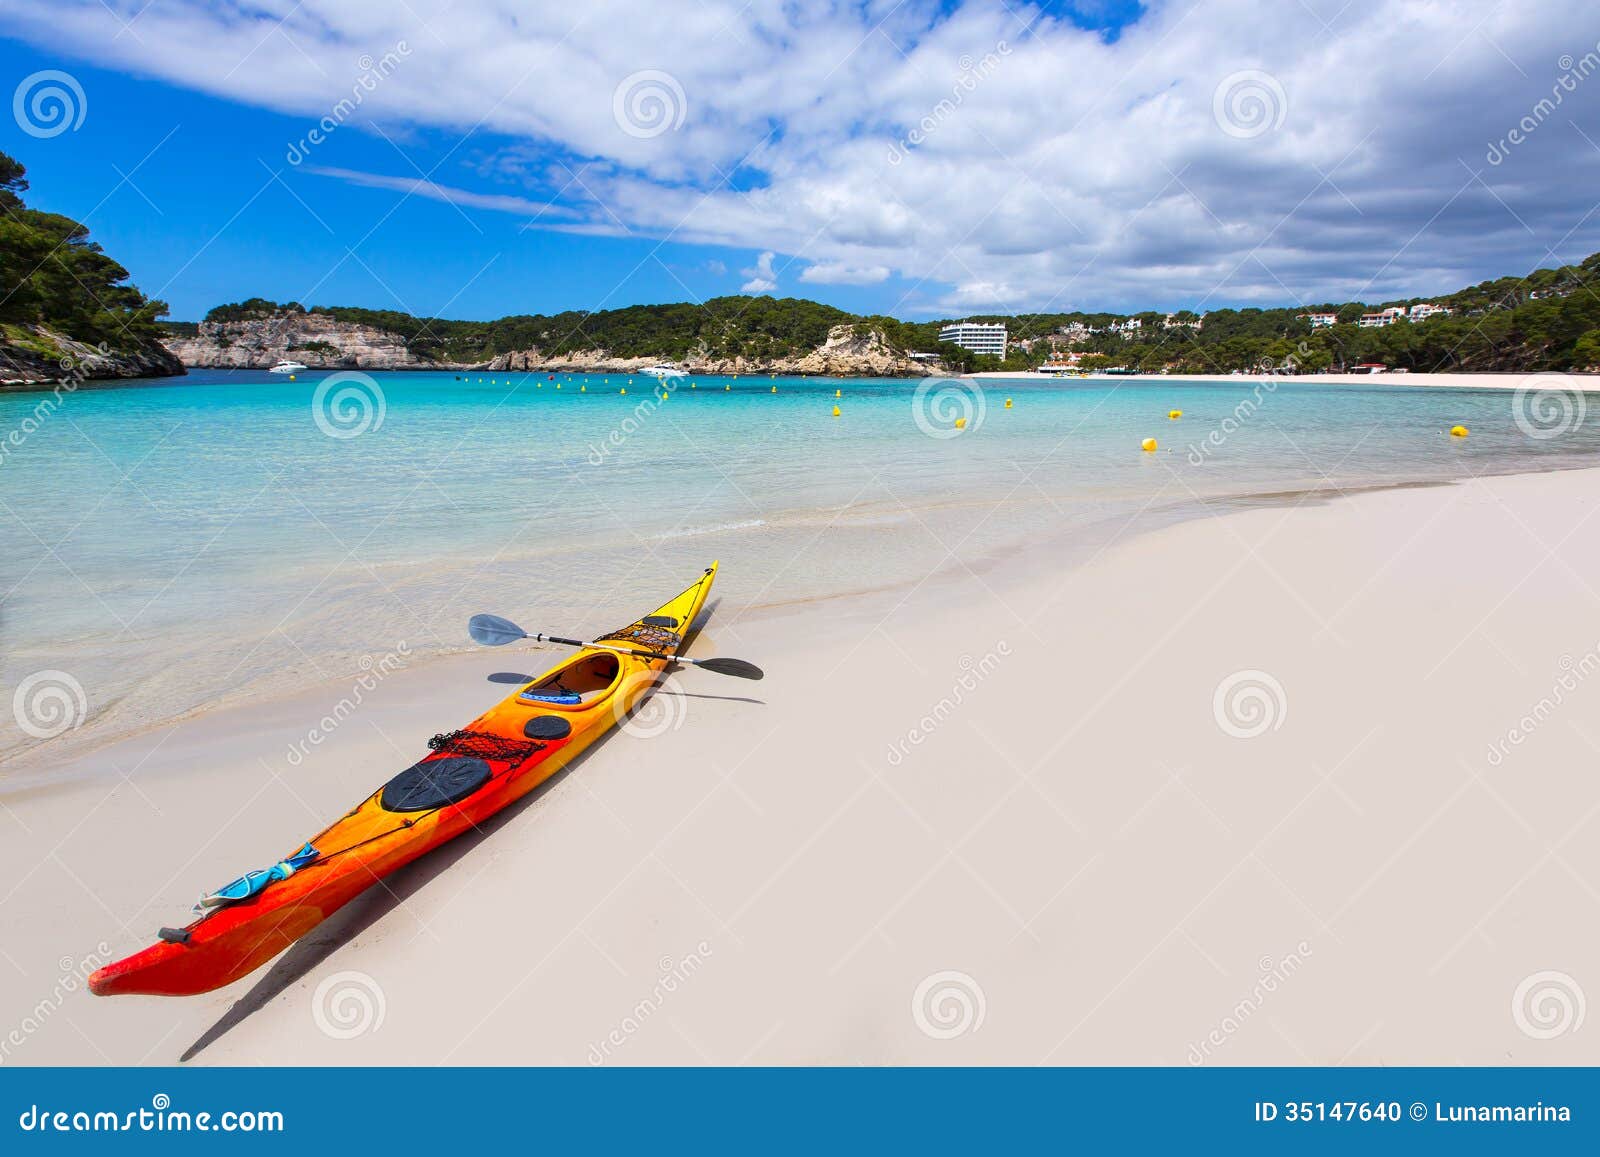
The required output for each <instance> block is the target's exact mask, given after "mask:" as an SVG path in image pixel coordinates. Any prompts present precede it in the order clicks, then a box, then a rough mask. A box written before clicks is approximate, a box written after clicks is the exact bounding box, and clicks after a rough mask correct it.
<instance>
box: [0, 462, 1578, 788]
mask: <svg viewBox="0 0 1600 1157" xmlns="http://www.w3.org/2000/svg"><path fill="white" fill-rule="evenodd" d="M1585 469H1587V468H1585V467H1551V468H1549V469H1546V470H1538V471H1516V472H1513V473H1509V474H1488V475H1484V477H1501V478H1510V477H1520V476H1524V475H1528V476H1538V475H1545V474H1561V473H1572V472H1575V471H1576V472H1582V471H1583V470H1585ZM1461 484H1462V482H1461V481H1460V480H1438V479H1398V480H1394V481H1379V482H1372V483H1370V484H1364V485H1346V486H1335V485H1328V486H1310V487H1304V488H1298V489H1293V490H1264V491H1240V492H1237V493H1228V494H1194V493H1191V494H1189V495H1188V496H1185V497H1180V498H1174V499H1171V500H1168V501H1164V502H1161V503H1159V504H1155V505H1145V506H1142V507H1140V508H1139V509H1138V510H1136V511H1123V512H1117V513H1114V514H1107V515H1104V516H1103V517H1102V518H1100V519H1099V520H1097V521H1095V522H1091V523H1087V524H1084V525H1080V526H1074V527H1071V528H1068V529H1066V530H1062V531H1059V532H1057V533H1055V534H1052V535H1050V536H1048V537H1047V538H1045V539H1043V540H1025V541H1017V542H1012V543H1010V544H1007V545H1003V546H1000V547H997V548H995V549H993V550H991V551H987V552H985V553H983V554H980V555H977V556H974V557H971V558H966V559H956V560H953V561H952V560H946V561H945V562H944V563H943V564H942V565H940V566H939V567H938V568H937V569H936V570H934V571H933V572H932V573H931V574H928V575H926V576H924V577H923V578H921V579H915V580H913V579H903V580H890V581H887V582H884V583H880V584H878V585H873V586H861V587H852V588H851V589H848V590H839V591H832V592H828V593H825V594H820V595H812V596H801V597H795V598H783V599H776V600H771V601H762V602H756V603H753V604H751V605H748V606H745V607H742V608H740V609H739V611H738V612H737V613H738V615H739V617H740V618H741V620H743V619H754V620H762V619H765V618H771V617H777V616H783V615H786V614H792V613H801V614H804V613H806V612H808V611H816V612H823V611H826V610H829V609H833V608H843V609H844V610H845V611H846V613H848V611H849V609H850V608H851V607H852V606H853V605H856V604H859V603H860V602H861V601H863V600H869V599H874V598H890V597H894V596H906V595H908V594H909V593H913V592H916V591H918V590H920V589H922V588H924V587H927V586H932V587H933V588H934V589H935V590H938V589H940V588H941V587H942V586H944V585H947V584H949V583H951V582H952V581H953V580H956V579H959V577H960V576H961V575H962V574H963V573H965V574H968V575H975V576H982V575H989V574H997V573H1001V572H1003V570H1004V568H1005V567H1006V566H1008V565H1015V564H1019V563H1020V564H1021V565H1022V566H1023V568H1024V569H1026V568H1027V567H1028V566H1030V565H1040V566H1042V565H1043V564H1042V563H1041V562H1040V560H1041V559H1043V558H1044V557H1046V556H1048V557H1049V558H1050V560H1051V563H1050V565H1051V566H1052V567H1059V566H1062V565H1065V566H1067V567H1069V568H1070V567H1072V566H1076V565H1081V564H1082V562H1083V561H1084V560H1085V559H1087V558H1090V557H1092V556H1094V555H1096V554H1098V553H1099V552H1100V551H1102V550H1104V549H1106V548H1107V547H1108V546H1111V545H1114V544H1116V543H1118V542H1121V541H1124V540H1131V539H1135V538H1138V537H1142V536H1148V535H1151V534H1157V533H1160V532H1161V531H1163V530H1165V529H1167V528H1169V527H1172V526H1178V525H1182V524H1184V523H1187V522H1192V521H1195V520H1198V519H1203V518H1206V517H1209V516H1214V515H1216V514H1217V513H1218V512H1219V511H1220V512H1222V513H1228V512H1231V511H1245V510H1252V509H1261V508H1272V507H1278V506H1284V505H1291V504H1296V505H1298V504H1321V503H1326V502H1332V501H1335V500H1337V499H1341V498H1349V497H1353V496H1359V495H1362V494H1371V493H1381V492H1384V491H1390V490H1404V489H1416V488H1432V487H1449V486H1455V485H1461ZM539 653H540V654H549V655H550V656H551V661H552V662H554V659H555V657H556V656H558V655H559V653H560V651H559V649H552V650H549V651H540V652H539ZM481 654H482V648H480V647H477V646H475V645H472V644H468V643H463V644H462V645H461V646H460V647H458V648H454V649H446V650H432V651H425V652H421V653H419V654H416V655H414V656H413V655H410V654H408V655H407V657H406V658H407V662H406V663H405V669H406V671H407V672H408V673H411V674H414V675H420V674H422V673H423V672H425V671H428V670H431V669H433V668H434V667H437V666H442V665H445V664H450V663H452V662H459V661H461V660H464V659H470V658H472V657H474V656H479V655H481ZM352 664H353V665H352V666H351V668H350V669H349V670H348V671H347V672H346V673H345V674H344V675H342V676H329V677H324V678H320V679H318V680H316V681H315V682H312V683H310V684H305V683H301V684H299V685H297V686H294V687H292V688H291V687H281V686H277V685H273V684H271V683H270V682H269V683H268V684H267V685H264V686H257V685H253V684H252V685H246V686H242V687H237V688H234V689H232V690H230V691H228V692H225V693H223V694H221V695H220V696H219V697H217V698H215V699H212V700H209V701H206V702H202V703H198V704H195V705H194V706H192V707H190V708H188V709H186V710H183V711H181V712H178V713H177V714H174V715H168V716H164V717H162V718H159V719H154V720H146V721H139V722H134V723H131V724H125V725H123V726H122V727H120V728H119V729H117V730H112V731H109V732H108V733H106V734H103V735H98V734H97V735H95V736H93V738H90V739H88V740H87V741H86V742H84V743H82V745H81V746H76V745H75V746H72V747H70V748H69V749H68V750H67V752H66V753H65V756H66V759H67V762H68V764H69V765H73V764H81V763H84V762H86V761H93V760H94V759H95V758H96V757H97V756H99V755H100V754H101V753H103V752H105V751H106V750H107V749H109V748H113V747H116V746H118V745H121V744H125V743H133V742H137V741H140V740H143V739H146V738H147V737H150V736H153V735H154V734H156V733H158V732H163V731H166V732H171V731H174V730H176V729H178V728H181V727H183V726H185V725H188V724H192V723H200V722H204V721H205V720H207V719H209V718H210V717H211V716H214V715H219V714H221V715H226V714H227V713H229V712H233V711H237V710H239V709H241V708H244V707H249V706H252V705H254V706H261V707H265V708H267V709H269V710H271V709H276V708H285V709H287V708H292V707H294V706H295V705H297V704H303V703H304V702H306V701H308V700H313V699H314V700H316V701H318V702H321V701H324V700H326V699H328V697H329V694H330V693H334V692H336V691H337V690H338V689H340V688H344V687H347V686H348V685H349V684H350V683H351V680H352V679H355V678H357V677H358V676H359V675H360V674H361V672H362V671H363V670H364V668H362V667H361V666H359V664H355V661H354V660H352ZM58 757H59V753H58V752H57V751H56V750H55V749H54V748H53V747H52V745H51V744H50V743H48V742H47V743H41V744H39V745H36V746H34V747H27V748H20V749H17V750H14V751H12V752H11V753H10V754H9V756H8V760H9V764H10V769H9V771H8V773H7V774H5V775H0V805H3V804H4V803H5V802H6V801H7V800H8V799H10V798H12V797H13V796H14V795H15V794H17V793H30V794H31V793H36V792H46V793H48V792H50V791H52V790H54V789H55V786H56V783H55V781H53V780H52V779H50V778H44V773H43V769H42V766H41V765H42V764H43V763H44V762H45V761H46V760H50V759H55V758H58Z"/></svg>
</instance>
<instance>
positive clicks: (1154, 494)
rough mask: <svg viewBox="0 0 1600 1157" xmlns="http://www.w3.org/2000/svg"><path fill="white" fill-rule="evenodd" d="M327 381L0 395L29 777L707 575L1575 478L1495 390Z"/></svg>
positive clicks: (767, 584) (231, 374) (619, 617)
mask: <svg viewBox="0 0 1600 1157" xmlns="http://www.w3.org/2000/svg"><path fill="white" fill-rule="evenodd" d="M326 377H327V375H325V374H322V373H320V372H308V373H306V374H302V375H300V380H298V381H295V382H290V381H287V380H285V379H283V378H281V377H277V376H274V375H268V374H265V373H255V372H246V371H202V372H196V373H193V374H190V375H189V376H188V377H186V378H183V379H178V380H176V381H171V382H164V383H141V384H132V385H95V384H90V385H85V386H83V387H81V388H79V389H78V390H76V391H74V392H71V393H69V394H66V395H64V396H63V397H62V398H61V399H60V402H59V407H58V408H56V409H54V411H53V412H44V413H41V411H40V409H39V408H40V406H41V402H42V401H43V400H44V399H48V398H50V395H49V394H44V393H38V392H29V393H14V394H4V395H0V437H4V436H5V433H6V432H9V433H10V438H9V440H8V441H7V442H6V443H5V445H4V449H3V453H0V500H3V506H0V525H3V527H4V535H5V545H6V549H5V552H4V556H3V560H0V590H4V591H6V592H8V593H6V594H5V596H4V600H3V602H0V616H3V617H0V631H3V638H4V653H3V656H0V679H3V684H4V687H5V689H6V693H7V695H8V696H9V695H10V694H11V693H12V689H13V688H15V687H16V686H17V685H18V684H19V683H20V682H22V681H23V680H24V679H26V678H27V677H28V676H29V675H30V674H32V673H34V672H37V671H40V670H43V669H50V670H59V671H64V672H67V673H70V675H71V676H72V677H73V678H74V679H75V680H76V681H77V682H78V683H79V684H80V685H81V686H82V687H83V689H84V697H85V700H86V701H87V704H88V715H87V719H86V721H85V723H84V725H83V726H82V727H81V728H79V729H77V730H74V731H72V732H69V733H67V734H66V735H63V736H61V737H59V738H58V739H55V740H52V741H51V742H52V743H55V744H56V745H57V746H56V747H54V748H52V752H53V753H58V752H60V751H63V750H65V749H66V748H67V747H68V746H69V745H72V744H75V743H81V742H86V741H89V740H93V739H96V738H105V737H107V736H109V735H110V734H112V733H115V732H118V731H125V730H128V729H131V728H135V727H141V726H145V725H148V724H150V723H153V722H157V721H160V720H163V719H168V718H172V717H175V716H178V715H181V714H182V713H184V712H187V711H190V710H193V709H195V708H198V707H203V706H206V705H210V704H214V703H218V702H222V701H225V700H229V699H233V698H236V697H238V696H240V695H244V694H261V693H267V692H271V691H273V690H276V689H280V688H284V687H288V686H290V685H293V684H295V683H300V682H304V681H306V680H317V679H323V678H335V677H342V676H344V675H347V674H350V673H352V672H355V671H357V670H359V668H358V666H357V664H358V662H359V661H360V659H361V657H362V656H372V657H376V656H381V655H383V654H385V653H388V652H391V651H393V650H395V648H396V647H398V646H399V645H400V644H402V643H404V645H405V648H406V649H407V650H408V651H409V652H410V653H411V655H413V656H423V655H426V654H430V653H437V652H442V651H447V650H457V649H466V647H467V646H468V644H467V641H466V638H465V631H464V623H465V621H466V618H467V617H468V615H470V614H471V613H473V612H474V611H478V610H493V611H497V612H499V613H502V614H507V615H510V616H512V617H514V618H518V619H520V620H521V621H523V623H524V625H525V626H527V627H529V628H530V629H542V630H547V631H550V630H553V631H557V632H564V633H574V634H575V633H582V632H586V631H593V632H598V631H600V630H603V629H605V628H608V627H612V626H616V625H619V624H620V623H621V622H623V621H626V620H627V619H630V618H632V617H634V616H635V615H636V614H638V613H640V612H643V611H645V610H648V609H649V606H648V605H646V604H653V601H654V600H655V599H656V597H657V596H662V597H664V596H666V595H668V594H671V593H673V592H674V591H676V590H677V589H678V588H679V587H681V586H682V585H684V584H685V583H686V582H687V581H688V580H689V579H690V578H691V577H692V576H693V575H694V574H695V573H696V572H697V570H698V569H699V568H700V567H701V566H703V565H704V564H705V563H706V562H708V561H710V560H711V559H712V558H721V559H722V560H723V563H724V571H723V577H722V579H721V581H720V583H719V594H720V596H721V597H722V599H723V600H724V601H725V603H726V604H727V605H728V606H729V607H730V608H743V607H747V606H753V605H760V604H767V603H774V602H782V601H788V600H796V599H807V598H815V597H821V596H827V595H833V594H838V593H843V592H849V591H855V590H862V589H869V588H876V587H882V586H885V585H890V584H899V583H910V582H916V581H918V580H921V579H923V578H925V577H927V576H928V575H930V574H931V573H934V572H936V571H937V570H939V569H941V568H945V567H951V566H957V565H963V564H966V565H982V564H990V565H992V564H993V563H994V561H995V560H997V559H1004V558H1006V557H1008V552H1010V551H1011V550H1013V549H1014V548H1016V547H1017V546H1019V545H1020V544H1023V543H1027V542H1029V541H1033V540H1037V539H1039V538H1060V537H1063V536H1071V535H1074V534H1081V535H1090V534H1093V533H1096V532H1097V528H1099V529H1102V530H1103V528H1105V527H1107V526H1120V525H1121V524H1122V523H1124V522H1125V521H1126V519H1127V518H1128V516H1129V515H1131V514H1134V513H1135V512H1140V511H1144V512H1159V516H1161V517H1172V516H1174V515H1175V514H1179V515H1181V513H1182V512H1183V511H1184V510H1185V509H1188V508H1192V507H1194V506H1195V505H1196V504H1197V503H1198V502H1199V501H1201V500H1208V499H1212V498H1217V497H1221V496H1230V495H1248V494H1260V493H1275V492H1282V491H1293V490H1298V489H1302V488H1309V487H1329V486H1352V485H1355V486H1360V485H1372V484H1382V483H1392V482H1399V481H1414V480H1429V479H1458V478H1461V477H1464V476H1468V475H1472V474H1485V473H1505V472H1512V471H1522V470H1537V469H1559V468H1566V467H1572V466H1580V465H1591V464H1594V463H1595V462H1596V461H1600V424H1597V420H1596V418H1594V417H1588V418H1585V419H1584V420H1583V421H1581V422H1577V423H1575V424H1574V423H1571V422H1568V423H1564V424H1561V425H1560V429H1559V433H1558V434H1557V436H1553V437H1531V436H1530V435H1529V433H1528V432H1526V430H1525V429H1524V425H1526V423H1524V425H1519V424H1518V423H1517V421H1516V420H1515V417H1516V415H1515V407H1516V405H1517V404H1518V402H1517V401H1516V400H1515V399H1514V397H1513V395H1512V394H1511V393H1509V392H1504V391H1488V390H1483V391H1474V390H1432V389H1417V388H1405V387H1396V386H1379V385H1374V386H1372V387H1360V388H1349V387H1331V386H1325V385H1308V384H1300V383H1295V382H1292V381H1284V382H1282V383H1275V385H1276V388H1264V387H1260V386H1255V385H1253V384H1251V383H1246V382H1243V381H1241V382H1239V383H1187V382H1181V381H1170V382H1160V383H1137V382H1117V381H1114V380H1090V381H1076V382H1061V383H1034V382H999V381H993V380H990V381H984V382H971V381H966V382H946V383H943V387H942V388H943V389H944V390H946V391H947V393H946V395H945V396H942V397H941V396H939V395H937V394H924V395H923V396H921V397H919V396H918V393H917V391H918V388H919V385H920V383H918V382H915V381H883V380H834V379H804V380H802V379H776V380H774V379H770V378H767V377H746V378H742V379H738V380H731V379H725V378H711V377H703V378H695V379H693V386H692V387H691V385H690V384H689V382H687V381H686V382H682V383H677V384H676V388H675V389H674V391H673V393H672V396H671V397H670V399H669V400H667V401H664V402H659V403H657V402H656V401H655V399H654V397H653V395H652V393H651V388H652V387H653V386H654V383H653V381H652V380H650V379H645V378H635V379H633V380H632V384H631V386H629V388H628V394H627V395H626V396H623V395H622V394H621V393H620V392H619V391H620V389H621V388H622V387H623V386H625V385H627V384H628V381H629V380H628V379H627V378H626V377H624V376H620V375H609V376H606V375H589V376H582V375H565V374H561V375H556V377H555V378H554V379H550V378H547V377H546V375H543V374H538V375H530V374H524V375H513V376H511V377H507V376H505V375H503V374H485V375H481V376H480V375H477V374H471V375H466V376H465V380H457V378H456V376H455V375H452V374H376V375H372V376H371V378H370V379H368V381H370V382H371V383H373V384H374V385H371V386H369V385H368V384H366V382H364V381H363V380H361V379H359V378H358V379H352V380H350V381H347V382H344V383H343V387H341V386H340V383H334V385H333V388H332V390H331V392H330V391H328V390H325V391H324V394H323V396H322V397H321V398H320V399H319V398H318V388H319V385H321V384H322V383H323V381H324V379H325V378H326ZM558 385H559V389H558V388H557V386H558ZM725 386H726V387H731V388H728V389H724V387H725ZM773 386H776V387H777V393H773V392H771V391H772V387H773ZM339 388H350V389H353V390H354V391H355V393H352V394H350V395H348V396H347V397H345V398H343V399H342V400H341V399H340V396H339V393H338V390H339ZM836 390H838V391H839V392H840V393H841V394H842V395H843V396H842V397H840V398H838V399H837V400H836V399H835V398H834V392H835V391H836ZM380 397H381V406H382V412H381V423H380V422H379V421H378V417H379V414H378V406H377V403H378V401H379V399H380ZM1008 397H1009V398H1011V399H1013V402H1014V405H1013V407H1012V408H1010V409H1007V408H1006V407H1005V405H1004V402H1005V399H1006V398H1008ZM1241 403H1243V405H1244V409H1243V410H1242V411H1241V410H1240V408H1239V407H1240V406H1241ZM834 405H838V406H839V407H840V408H841V411H842V413H841V416H840V417H838V418H834V417H833V416H832V414H831V411H832V408H833V406H834ZM1174 408H1177V409H1181V410H1182V411H1183V412H1184V416H1183V418H1182V419H1181V420H1179V421H1169V420H1168V418H1167V412H1168V411H1169V410H1170V409H1174ZM959 415H965V416H966V417H967V424H966V428H965V429H964V430H961V431H957V430H956V429H955V427H954V418H955V417H956V416H959ZM1596 417H1600V407H1597V416H1596ZM319 419H320V420H319ZM919 419H920V420H919ZM1536 420H1539V416H1538V415H1536ZM1543 420H1544V421H1545V422H1546V424H1549V422H1550V421H1556V422H1558V423H1559V422H1560V419H1559V416H1557V418H1555V419H1551V418H1550V417H1549V415H1548V414H1545V415H1543ZM1456 423H1462V424H1465V425H1467V426H1469V427H1470V428H1471V430H1472V436H1471V437H1470V438H1468V439H1465V440H1461V439H1452V438H1450V437H1448V436H1447V435H1446V433H1445V431H1446V430H1447V429H1448V428H1449V427H1450V426H1452V425H1454V424H1456ZM1569 426H1570V428H1568V427H1569ZM1530 428H1533V429H1535V432H1537V433H1543V432H1544V431H1542V430H1538V429H1537V428H1536V427H1530ZM351 435H353V436H351ZM1147 436H1154V437H1156V438H1158V439H1160V441H1161V446H1162V448H1161V450H1160V451H1159V452H1158V453H1156V454H1146V453H1141V452H1140V450H1139V443H1140V440H1141V439H1143V438H1145V437H1147ZM1208 436H1210V437H1209V440H1208ZM8 722H9V721H8ZM0 732H3V737H0V753H4V752H15V751H16V750H17V749H18V748H21V747H30V746H37V745H38V744H39V742H40V741H39V740H37V739H35V738H33V737H30V736H28V735H27V734H25V733H23V732H21V731H18V730H16V729H12V728H9V727H7V728H5V729H0Z"/></svg>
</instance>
